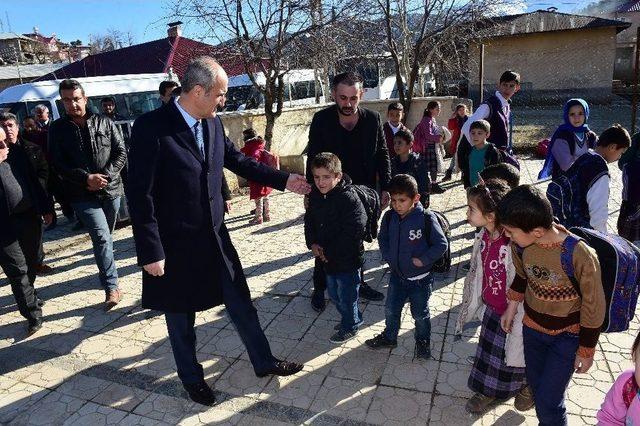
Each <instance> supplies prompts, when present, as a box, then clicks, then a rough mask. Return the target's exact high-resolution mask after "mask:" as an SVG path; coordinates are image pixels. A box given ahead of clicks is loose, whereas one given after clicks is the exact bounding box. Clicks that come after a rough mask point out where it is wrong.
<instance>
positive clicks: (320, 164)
mask: <svg viewBox="0 0 640 426" xmlns="http://www.w3.org/2000/svg"><path fill="white" fill-rule="evenodd" d="M321 168H322V169H327V170H329V171H330V172H331V173H335V174H338V173H342V163H341V162H340V159H339V158H338V156H337V155H335V154H334V153H332V152H321V153H320V154H318V155H316V156H315V157H313V160H311V170H312V171H313V170H315V169H321Z"/></svg>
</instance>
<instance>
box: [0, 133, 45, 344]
mask: <svg viewBox="0 0 640 426" xmlns="http://www.w3.org/2000/svg"><path fill="white" fill-rule="evenodd" d="M52 217H53V205H52V204H51V203H50V202H49V199H48V197H47V194H46V193H45V191H44V188H43V187H42V186H41V185H40V183H39V182H38V176H37V175H36V171H35V170H34V169H33V167H32V166H31V164H30V163H29V156H28V154H27V152H26V151H25V149H24V147H23V146H22V145H18V144H13V145H11V147H10V148H9V146H8V144H7V142H6V134H5V132H4V130H2V128H0V224H1V225H0V267H1V268H2V270H3V271H4V273H5V275H6V276H7V280H8V281H9V283H10V284H11V291H12V292H13V296H14V298H15V300H16V304H17V305H18V310H19V311H20V314H21V315H22V316H23V317H25V318H26V319H27V321H28V333H29V335H31V334H33V333H35V332H36V331H38V330H40V328H42V301H40V300H39V299H38V296H37V294H36V291H35V288H34V286H33V283H34V282H35V279H36V265H37V263H38V246H39V242H40V238H41V235H42V234H41V231H40V230H41V226H42V219H43V218H44V220H45V223H46V224H49V223H51V219H52Z"/></svg>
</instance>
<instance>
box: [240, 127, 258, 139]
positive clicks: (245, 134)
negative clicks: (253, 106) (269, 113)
mask: <svg viewBox="0 0 640 426" xmlns="http://www.w3.org/2000/svg"><path fill="white" fill-rule="evenodd" d="M257 137H258V132H256V131H255V129H253V128H252V127H249V128H248V129H244V130H243V131H242V140H244V141H245V142H246V141H248V140H250V139H254V138H257Z"/></svg>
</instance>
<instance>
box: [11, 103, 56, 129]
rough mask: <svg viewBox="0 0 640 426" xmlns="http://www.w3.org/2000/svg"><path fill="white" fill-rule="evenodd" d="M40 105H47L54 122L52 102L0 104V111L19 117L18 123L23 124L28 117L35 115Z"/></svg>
mask: <svg viewBox="0 0 640 426" xmlns="http://www.w3.org/2000/svg"><path fill="white" fill-rule="evenodd" d="M40 104H42V105H45V106H46V107H47V108H49V118H50V119H51V120H53V113H52V112H51V102H49V101H27V102H11V103H6V104H0V111H1V112H10V113H12V114H15V115H16V116H17V117H18V123H20V124H22V121H23V120H24V119H25V118H26V117H27V116H34V115H35V113H36V112H35V108H36V105H40Z"/></svg>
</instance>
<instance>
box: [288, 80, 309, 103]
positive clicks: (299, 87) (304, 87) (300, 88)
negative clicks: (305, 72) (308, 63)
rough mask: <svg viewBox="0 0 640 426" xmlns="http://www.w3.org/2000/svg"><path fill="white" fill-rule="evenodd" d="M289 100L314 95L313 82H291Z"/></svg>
mask: <svg viewBox="0 0 640 426" xmlns="http://www.w3.org/2000/svg"><path fill="white" fill-rule="evenodd" d="M291 88H292V90H291V100H293V101H296V100H298V99H306V98H313V97H315V84H314V82H313V81H296V82H295V83H293V84H292V87H291Z"/></svg>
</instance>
